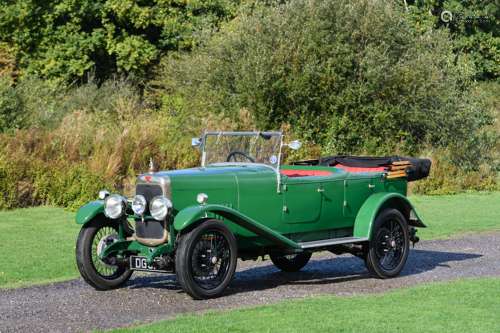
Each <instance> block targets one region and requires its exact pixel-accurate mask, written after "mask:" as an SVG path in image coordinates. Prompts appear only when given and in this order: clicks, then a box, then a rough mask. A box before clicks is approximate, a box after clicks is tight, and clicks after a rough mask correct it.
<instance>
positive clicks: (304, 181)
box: [282, 177, 323, 224]
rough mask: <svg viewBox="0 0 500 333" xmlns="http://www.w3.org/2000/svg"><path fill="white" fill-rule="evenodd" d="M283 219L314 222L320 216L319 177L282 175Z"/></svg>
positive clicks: (294, 221) (291, 222) (320, 184)
mask: <svg viewBox="0 0 500 333" xmlns="http://www.w3.org/2000/svg"><path fill="white" fill-rule="evenodd" d="M282 191H283V221H284V222H285V223H288V224H295V223H314V222H317V221H318V220H319V218H320V216H321V201H322V192H323V187H322V181H321V177H283V186H282Z"/></svg>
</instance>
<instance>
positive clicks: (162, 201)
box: [149, 196, 172, 221]
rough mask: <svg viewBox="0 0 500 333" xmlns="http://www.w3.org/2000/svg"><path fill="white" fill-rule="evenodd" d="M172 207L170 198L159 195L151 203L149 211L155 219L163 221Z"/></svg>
mask: <svg viewBox="0 0 500 333" xmlns="http://www.w3.org/2000/svg"><path fill="white" fill-rule="evenodd" d="M171 208H172V202H171V201H170V200H168V198H165V197H164V196H157V197H154V198H153V200H151V203H150V204H149V213H150V214H151V216H152V217H153V218H154V219H155V220H157V221H162V220H164V219H165V217H167V215H168V213H169V212H170V209H171Z"/></svg>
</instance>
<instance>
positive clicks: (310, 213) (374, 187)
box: [76, 164, 424, 261]
mask: <svg viewBox="0 0 500 333" xmlns="http://www.w3.org/2000/svg"><path fill="white" fill-rule="evenodd" d="M281 168H282V169H289V170H293V169H297V170H321V171H329V172H331V174H329V175H327V176H306V177H288V176H285V175H281V176H279V177H278V175H277V173H276V171H275V170H274V169H272V168H270V167H268V166H265V165H261V164H244V165H222V166H208V167H204V168H202V167H200V168H192V169H184V170H175V171H162V172H157V173H154V174H146V175H140V176H139V179H143V178H144V177H145V176H148V175H149V176H151V177H153V179H163V180H165V183H166V184H168V187H169V188H168V196H169V197H170V199H171V201H172V203H173V213H172V217H171V219H170V221H171V222H169V223H171V224H169V225H170V227H169V230H170V231H169V232H170V237H169V240H170V241H169V242H168V243H166V244H163V245H160V246H157V247H153V248H150V247H148V246H146V245H143V244H140V243H138V241H135V240H126V239H122V240H120V241H118V242H116V243H114V244H113V245H111V246H109V247H108V248H106V249H105V251H104V253H103V254H102V255H104V256H105V255H110V254H112V253H114V254H116V253H118V254H119V253H122V252H133V253H141V254H143V255H146V256H147V257H148V259H149V260H150V261H151V260H152V259H153V258H154V257H155V256H158V255H160V254H164V253H172V252H174V251H175V239H176V238H177V236H178V234H179V233H182V232H187V231H188V230H190V228H191V227H192V226H193V225H195V224H196V223H198V222H200V221H202V220H204V219H207V218H216V219H219V220H222V221H223V222H224V223H225V224H226V225H227V226H228V227H229V229H230V230H231V231H232V232H233V233H234V235H235V237H236V238H237V241H238V249H239V252H240V253H255V254H259V255H260V254H263V253H268V252H269V251H270V250H271V249H276V248H287V249H289V250H291V251H293V250H299V251H300V245H299V244H298V243H299V242H306V241H314V240H320V239H329V238H336V237H353V236H354V237H368V238H370V237H371V227H372V224H373V221H374V219H375V218H376V216H377V213H378V212H379V211H380V209H381V208H383V207H385V206H387V205H392V206H391V207H394V208H397V209H400V210H401V211H402V212H403V213H404V214H405V215H406V216H407V218H408V219H409V218H410V211H411V210H413V212H414V213H413V215H412V216H413V217H414V220H412V221H411V222H410V223H411V224H413V225H414V226H418V227H423V226H424V225H423V223H421V221H420V219H419V218H418V215H416V212H415V210H414V208H413V207H412V206H411V203H410V202H409V201H408V199H407V198H406V192H407V181H406V179H404V178H398V179H390V180H389V179H386V178H385V177H384V175H383V173H382V172H370V173H350V172H346V171H344V170H342V169H339V168H334V167H319V166H282V167H281ZM199 193H205V194H207V195H208V202H207V204H205V205H200V204H198V203H197V201H196V196H197V194H199ZM384 205H385V206H384ZM102 213H103V202H102V201H94V202H91V203H89V204H87V205H85V206H83V207H82V208H81V209H80V210H79V211H78V213H77V218H76V219H77V223H79V224H85V223H88V222H89V221H91V220H92V219H94V218H95V217H96V216H98V215H100V214H102ZM133 218H134V217H133V216H129V219H133Z"/></svg>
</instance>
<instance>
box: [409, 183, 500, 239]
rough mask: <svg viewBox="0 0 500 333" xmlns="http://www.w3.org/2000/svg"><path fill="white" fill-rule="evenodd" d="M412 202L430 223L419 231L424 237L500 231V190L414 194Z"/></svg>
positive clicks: (425, 221)
mask: <svg viewBox="0 0 500 333" xmlns="http://www.w3.org/2000/svg"><path fill="white" fill-rule="evenodd" d="M410 201H411V202H412V203H413V204H414V205H415V209H416V210H417V212H418V213H419V215H420V217H421V218H422V220H423V221H424V223H425V224H426V225H427V226H428V228H421V229H420V230H419V231H418V235H419V237H420V238H421V239H440V238H448V237H450V236H454V237H455V236H460V235H463V234H466V233H471V232H481V231H490V230H500V192H484V193H477V192H476V193H463V194H457V195H443V196H411V197H410Z"/></svg>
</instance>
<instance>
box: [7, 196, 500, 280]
mask: <svg viewBox="0 0 500 333" xmlns="http://www.w3.org/2000/svg"><path fill="white" fill-rule="evenodd" d="M411 201H412V202H413V203H414V204H415V205H416V207H417V210H418V211H419V213H420V215H421V216H422V218H423V219H424V221H425V223H426V224H427V225H428V226H429V228H427V229H420V231H419V236H420V237H421V238H422V239H434V238H445V237H449V236H454V235H460V234H463V233H467V232H479V231H486V230H500V192H495V193H467V194H460V195H454V196H412V197H411ZM79 229H80V227H79V226H78V225H76V224H75V222H74V213H71V212H67V211H65V210H63V209H60V208H50V207H38V208H28V209H18V210H13V211H3V212H0V249H1V250H2V251H1V253H0V288H10V287H20V286H27V285H31V284H40V283H46V282H53V281H61V280H67V279H71V278H75V277H77V276H78V272H77V269H76V266H75V258H74V253H75V251H74V249H75V242H76V237H77V234H78V231H79Z"/></svg>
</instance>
